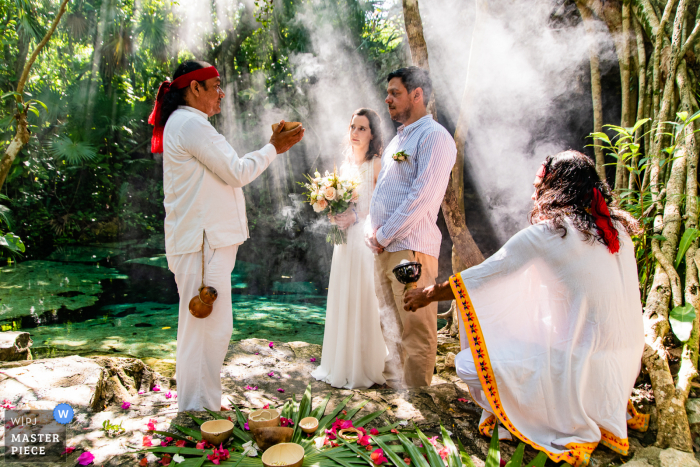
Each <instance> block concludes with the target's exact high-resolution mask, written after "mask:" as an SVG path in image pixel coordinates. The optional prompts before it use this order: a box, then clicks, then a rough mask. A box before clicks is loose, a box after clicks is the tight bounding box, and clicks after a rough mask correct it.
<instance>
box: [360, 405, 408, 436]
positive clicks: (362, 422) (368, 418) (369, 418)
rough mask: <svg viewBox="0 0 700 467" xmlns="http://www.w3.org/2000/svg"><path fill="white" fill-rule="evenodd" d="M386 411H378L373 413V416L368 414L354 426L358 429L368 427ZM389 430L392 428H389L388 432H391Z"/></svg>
mask: <svg viewBox="0 0 700 467" xmlns="http://www.w3.org/2000/svg"><path fill="white" fill-rule="evenodd" d="M385 411H386V409H382V410H377V411H376V412H372V413H371V414H367V415H365V416H364V417H362V418H360V419H359V420H358V421H357V422H355V423H354V425H355V426H356V427H363V426H365V425H367V424H368V423H369V422H371V421H372V420H374V419H375V418H377V417H378V416H380V415H381V414H383V413H384V412H385ZM397 424H398V423H397ZM389 430H391V428H389V429H388V430H386V431H389ZM380 433H381V431H380Z"/></svg>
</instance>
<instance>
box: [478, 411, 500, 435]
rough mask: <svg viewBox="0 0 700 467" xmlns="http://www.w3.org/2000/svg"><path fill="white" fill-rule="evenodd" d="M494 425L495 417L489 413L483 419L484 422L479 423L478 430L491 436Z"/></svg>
mask: <svg viewBox="0 0 700 467" xmlns="http://www.w3.org/2000/svg"><path fill="white" fill-rule="evenodd" d="M495 426H496V417H494V416H493V415H491V416H490V417H489V418H487V419H486V420H484V422H483V423H482V424H481V425H479V432H480V433H481V434H482V435H484V436H491V434H492V433H493V427H495Z"/></svg>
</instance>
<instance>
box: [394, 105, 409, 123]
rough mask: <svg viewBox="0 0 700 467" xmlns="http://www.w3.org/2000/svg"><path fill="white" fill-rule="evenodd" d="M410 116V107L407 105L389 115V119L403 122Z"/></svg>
mask: <svg viewBox="0 0 700 467" xmlns="http://www.w3.org/2000/svg"><path fill="white" fill-rule="evenodd" d="M410 117H411V107H408V108H406V110H404V111H403V112H401V113H397V114H396V115H394V116H393V117H391V119H392V120H393V121H395V122H399V123H403V122H405V121H406V120H408V119H409V118H410Z"/></svg>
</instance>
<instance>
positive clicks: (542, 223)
mask: <svg viewBox="0 0 700 467" xmlns="http://www.w3.org/2000/svg"><path fill="white" fill-rule="evenodd" d="M577 171H579V172H581V173H577ZM561 174H574V175H573V176H572V178H574V179H575V180H574V181H572V182H571V183H570V184H569V183H566V182H561V180H558V181H557V177H560V176H563V175H561ZM545 177H549V178H546V179H545ZM543 180H544V181H543ZM535 187H536V190H535V194H534V195H533V200H534V201H535V209H534V210H533V214H537V215H536V216H535V217H534V219H535V220H539V222H537V223H535V224H534V225H532V226H531V227H529V228H527V229H524V230H522V231H520V232H518V233H517V234H516V235H514V236H513V237H512V238H511V239H510V240H508V242H507V243H506V244H505V245H504V246H503V247H502V248H501V249H500V250H499V251H498V252H496V253H495V254H494V255H493V256H491V257H490V258H489V259H487V260H486V261H484V262H483V263H482V264H480V265H478V266H474V267H472V268H469V269H467V270H465V271H462V272H461V273H459V274H456V275H455V276H452V277H451V278H450V280H449V281H447V282H445V283H443V284H438V285H436V286H433V287H428V288H426V289H423V290H415V291H412V292H408V293H407V295H406V299H405V302H406V305H405V309H406V310H407V311H410V310H413V309H416V308H418V307H420V306H423V305H424V303H425V302H432V301H437V300H452V299H456V301H457V305H458V308H459V311H460V315H461V318H462V319H461V320H460V323H459V324H460V342H461V345H462V349H463V350H462V352H460V353H459V355H458V356H457V358H456V360H455V365H456V367H457V374H458V375H459V376H460V377H461V378H462V379H463V380H464V381H465V382H466V383H467V385H468V387H469V391H470V394H471V397H472V399H473V401H474V402H475V403H477V404H478V405H480V406H481V407H482V408H483V409H484V414H483V416H482V419H481V423H480V427H479V428H480V431H481V432H482V433H483V434H490V433H491V432H492V430H493V427H494V425H495V423H496V422H497V421H498V422H499V423H501V424H502V426H503V427H504V428H505V429H500V430H499V433H502V434H505V433H507V432H508V433H510V434H512V435H513V436H514V437H517V438H518V439H519V440H521V441H523V442H525V443H527V444H529V445H531V446H532V447H534V448H535V449H539V450H542V451H544V452H545V453H546V454H547V455H548V456H549V458H550V459H552V460H553V461H555V462H561V461H566V462H568V463H569V464H571V465H573V466H575V467H578V466H583V465H586V464H587V463H588V460H589V458H590V454H591V452H592V451H593V449H595V447H596V446H597V445H598V443H602V444H604V445H606V446H607V447H609V448H611V449H613V450H615V451H617V452H620V453H622V454H627V451H628V448H629V443H628V441H627V427H628V426H630V427H632V428H635V429H641V430H645V429H646V426H647V424H648V419H649V416H648V415H642V414H638V413H637V412H636V411H635V409H634V406H632V405H631V403H629V397H630V395H631V394H632V390H633V388H634V383H635V380H636V377H637V375H638V373H639V368H640V362H641V357H642V352H643V350H644V328H643V323H642V307H641V302H640V296H639V283H638V279H637V268H636V262H635V255H634V244H633V243H632V240H631V238H630V236H629V235H628V233H627V230H626V228H627V226H626V225H623V223H621V222H620V221H621V220H622V221H623V220H624V219H625V217H624V213H622V212H621V211H620V210H617V209H615V208H614V207H613V208H611V209H612V213H613V214H610V212H611V211H609V210H608V207H607V205H606V203H605V199H606V198H607V199H610V200H611V197H610V194H609V191H608V188H607V185H605V184H603V183H602V182H600V181H599V180H598V176H597V174H596V172H595V166H594V165H593V163H592V162H590V161H589V160H588V158H586V156H584V155H583V154H581V153H577V152H575V151H567V152H564V153H560V154H558V155H556V156H550V157H549V158H548V159H547V162H546V163H545V165H543V169H541V170H540V172H539V173H538V176H537V178H536V179H535ZM581 187H583V188H581ZM591 187H592V188H591ZM578 189H580V196H579V195H578V194H576V190H578ZM571 193H574V195H571ZM567 196H569V197H570V198H576V196H578V198H576V199H575V200H574V201H572V203H571V205H569V206H567V202H566V197H567ZM552 200H554V201H555V202H552ZM579 201H581V202H579ZM551 206H556V209H554V208H552V207H551ZM556 210H559V211H557V212H555V211H556ZM551 213H554V214H557V213H576V214H575V215H576V216H580V217H577V218H578V219H579V220H583V222H588V223H589V224H588V225H589V227H591V230H592V231H593V232H591V231H589V233H590V234H591V235H590V236H589V238H586V237H585V235H584V234H583V233H582V232H581V231H580V230H579V229H578V228H577V226H576V225H574V222H573V221H572V218H571V217H570V216H562V217H560V218H559V221H560V223H559V224H555V225H553V224H552V222H551V221H550V219H551V218H550V217H549V216H550V214H551ZM586 213H587V214H586ZM591 213H592V214H591ZM613 221H615V223H614V224H613ZM632 223H633V222H632ZM557 225H558V226H561V227H564V228H565V232H566V234H565V235H564V236H562V230H561V229H558V228H556V227H557ZM579 225H580V224H579ZM594 232H597V233H594ZM506 430H507V432H506Z"/></svg>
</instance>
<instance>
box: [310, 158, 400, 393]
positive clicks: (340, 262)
mask: <svg viewBox="0 0 700 467" xmlns="http://www.w3.org/2000/svg"><path fill="white" fill-rule="evenodd" d="M340 173H341V176H353V175H354V176H357V177H358V178H359V180H360V185H359V187H358V188H357V189H358V190H359V195H360V197H359V199H358V201H357V203H356V206H355V210H356V211H357V214H358V218H359V222H358V223H356V224H355V225H353V226H351V227H349V228H348V230H347V231H346V232H347V243H346V244H345V245H336V246H335V248H334V249H333V262H332V263H331V276H330V281H329V284H328V305H327V308H326V328H325V332H324V335H323V354H322V357H321V365H320V366H319V367H318V368H317V369H316V370H314V371H313V372H312V373H311V376H313V377H314V378H316V379H317V380H319V381H324V382H326V383H328V384H330V385H331V386H333V387H336V388H345V389H354V388H368V387H370V386H372V385H373V384H375V383H377V384H384V383H385V379H384V377H383V376H382V372H383V371H384V361H385V360H386V358H387V355H388V352H387V348H386V345H385V344H384V337H383V336H382V329H381V326H380V324H379V303H378V302H377V295H376V292H375V289H374V255H373V254H372V252H371V251H370V249H369V248H368V247H367V246H366V245H365V239H364V225H365V221H366V220H367V216H368V214H369V203H370V200H371V198H372V191H374V164H373V162H372V161H365V162H364V163H362V165H360V166H359V167H357V166H356V165H354V164H350V163H347V162H346V163H345V164H343V165H342V167H341V168H340Z"/></svg>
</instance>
